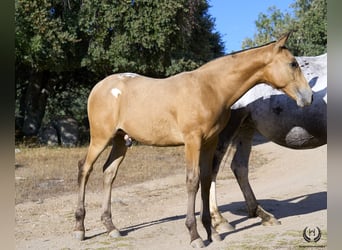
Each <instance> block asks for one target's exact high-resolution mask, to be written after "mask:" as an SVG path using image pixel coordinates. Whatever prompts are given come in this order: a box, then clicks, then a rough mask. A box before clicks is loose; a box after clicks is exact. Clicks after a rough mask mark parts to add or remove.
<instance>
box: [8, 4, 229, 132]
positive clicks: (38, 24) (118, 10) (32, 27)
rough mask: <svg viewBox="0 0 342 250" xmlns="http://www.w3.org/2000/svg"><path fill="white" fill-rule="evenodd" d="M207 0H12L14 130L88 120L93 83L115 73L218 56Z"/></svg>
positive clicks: (156, 73)
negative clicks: (56, 119) (58, 119)
mask: <svg viewBox="0 0 342 250" xmlns="http://www.w3.org/2000/svg"><path fill="white" fill-rule="evenodd" d="M208 8H209V6H208V3H207V1H206V0H160V1H151V0H117V1H112V0H105V1H102V0H101V1H100V0H92V1H89V0H84V1H80V0H64V1H57V0H51V1H44V0H15V60H16V61H15V81H16V117H17V118H18V119H16V127H17V128H18V129H19V130H22V132H23V134H24V135H25V134H26V135H28V134H30V135H34V134H37V132H38V131H37V130H38V129H39V127H40V126H41V122H42V119H44V122H48V121H49V120H51V119H53V116H60V115H70V116H73V117H74V118H77V119H78V120H79V121H82V120H84V118H86V112H85V108H86V99H87V98H86V97H87V95H88V94H89V90H90V89H91V87H92V86H93V85H94V84H95V83H96V82H97V81H99V80H100V79H102V78H104V77H105V76H107V75H109V74H112V73H116V72H127V71H130V72H136V73H140V74H143V75H148V76H153V77H165V76H169V75H172V74H175V73H178V72H181V71H185V70H192V69H194V68H196V67H198V66H199V65H201V64H203V63H205V62H207V61H209V60H211V59H213V58H216V57H218V56H221V55H223V50H224V47H223V43H222V41H221V36H220V34H219V33H217V32H214V19H213V18H212V17H211V16H210V15H209V14H208Z"/></svg>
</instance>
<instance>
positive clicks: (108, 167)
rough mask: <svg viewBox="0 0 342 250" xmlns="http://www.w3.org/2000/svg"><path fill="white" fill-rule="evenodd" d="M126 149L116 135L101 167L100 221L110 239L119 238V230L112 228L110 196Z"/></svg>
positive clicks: (121, 139) (122, 140)
mask: <svg viewBox="0 0 342 250" xmlns="http://www.w3.org/2000/svg"><path fill="white" fill-rule="evenodd" d="M126 151H127V147H126V145H125V140H124V138H123V136H121V135H117V136H115V137H114V139H113V147H112V151H111V152H110V155H109V157H108V159H107V161H106V163H105V164H104V166H103V173H104V176H103V188H104V199H103V203H102V216H101V221H102V222H103V224H104V225H105V227H106V229H107V232H108V233H109V235H110V236H111V237H114V238H115V237H118V236H120V232H119V230H118V229H117V228H116V227H115V226H114V224H113V221H112V212H111V194H112V184H113V181H114V179H115V177H116V174H117V171H118V168H119V166H120V164H121V162H122V160H123V159H124V157H125V154H126Z"/></svg>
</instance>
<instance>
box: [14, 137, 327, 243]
mask: <svg viewBox="0 0 342 250" xmlns="http://www.w3.org/2000/svg"><path fill="white" fill-rule="evenodd" d="M253 150H257V151H258V152H260V153H262V154H263V155H264V156H266V157H267V158H268V159H271V160H270V161H269V162H268V163H267V164H266V165H265V166H263V167H261V168H258V169H256V170H255V171H252V173H251V176H250V180H251V185H252V187H253V189H254V191H255V194H256V196H257V198H258V200H259V201H260V203H261V204H262V205H263V207H264V208H265V209H266V210H268V211H270V212H272V213H273V214H274V215H275V216H276V217H277V218H279V219H280V221H281V222H282V225H280V226H272V227H265V226H262V225H260V219H258V218H252V219H248V218H247V217H246V210H245V204H244V200H243V196H242V193H241V191H240V189H239V187H238V185H237V183H236V181H235V180H230V179H228V180H219V181H218V187H217V193H218V201H219V205H220V210H221V211H222V212H223V215H224V216H225V217H226V218H227V219H228V220H229V221H230V222H231V223H232V224H233V225H235V226H236V230H235V231H234V232H231V233H223V234H221V235H222V236H223V238H224V240H223V241H221V242H213V243H211V244H209V246H208V247H207V249H276V248H277V249H302V248H303V247H305V249H310V247H308V246H315V248H314V249H325V246H326V244H327V240H326V239H327V236H326V230H327V219H326V217H327V202H326V197H327V193H326V191H327V162H326V153H327V147H326V146H322V147H319V148H316V149H311V150H290V149H285V148H283V147H280V146H278V145H275V144H273V143H270V142H268V143H264V144H261V145H257V146H255V147H254V148H253ZM251 167H253V166H251ZM223 171H230V170H228V169H224V170H223ZM75 198H76V193H75V195H65V196H61V197H58V198H51V199H47V200H44V202H43V203H41V204H37V203H33V202H27V203H23V204H18V205H16V207H15V210H16V211H15V212H16V228H15V238H16V249H44V250H46V249H156V250H160V249H191V248H190V246H189V236H188V232H187V230H186V228H185V225H184V222H185V211H186V204H185V202H186V191H185V175H183V174H182V175H173V176H169V177H167V178H163V179H157V180H153V181H148V182H145V183H141V184H136V185H132V186H122V187H119V188H117V189H115V190H114V191H113V198H112V211H113V218H114V223H115V224H116V226H118V227H119V228H120V229H121V231H122V232H123V234H124V236H123V237H121V238H120V239H111V238H109V237H108V236H107V235H106V234H105V231H104V227H103V226H102V224H101V222H100V213H101V212H100V207H101V198H102V195H101V194H98V193H87V197H86V201H87V202H86V203H87V216H86V222H85V223H86V227H87V231H86V237H87V239H86V240H85V241H82V242H78V241H76V240H74V239H73V238H72V237H71V231H72V229H73V226H74V215H73V214H74V208H75ZM197 201H198V200H197ZM199 207H200V206H199V202H197V211H198V209H199ZM198 225H199V226H198V227H199V233H200V234H201V236H202V237H203V238H205V232H204V229H203V227H202V225H201V224H200V223H198ZM306 226H309V227H319V228H320V229H321V231H322V237H321V239H320V241H318V242H317V243H314V242H311V243H307V242H306V241H304V239H303V237H302V233H303V229H304V228H305V227H306Z"/></svg>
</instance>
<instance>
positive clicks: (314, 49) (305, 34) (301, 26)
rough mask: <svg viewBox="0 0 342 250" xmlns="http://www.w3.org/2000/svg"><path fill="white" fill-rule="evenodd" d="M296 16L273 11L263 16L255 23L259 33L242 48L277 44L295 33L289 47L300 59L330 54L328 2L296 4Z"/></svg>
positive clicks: (301, 0)
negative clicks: (284, 36) (283, 35)
mask: <svg viewBox="0 0 342 250" xmlns="http://www.w3.org/2000/svg"><path fill="white" fill-rule="evenodd" d="M290 7H291V8H293V9H294V16H291V15H290V14H289V13H282V12H281V11H280V10H279V9H277V8H276V7H274V6H273V7H270V8H269V9H268V14H264V13H260V14H259V16H258V20H257V21H256V22H255V25H256V28H257V33H256V34H254V37H253V39H251V38H246V39H245V40H244V41H243V43H242V47H243V48H250V47H254V46H258V45H262V44H264V43H266V42H269V41H272V40H276V39H277V38H279V36H280V35H281V34H283V33H285V32H288V31H293V34H292V36H291V37H290V39H289V42H288V47H289V48H290V49H291V51H292V52H293V53H294V54H295V55H298V56H316V55H320V54H323V53H325V52H326V51H327V1H326V0H296V1H295V2H294V3H293V4H292V5H291V6H290Z"/></svg>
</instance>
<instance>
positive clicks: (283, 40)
mask: <svg viewBox="0 0 342 250" xmlns="http://www.w3.org/2000/svg"><path fill="white" fill-rule="evenodd" d="M290 35H291V32H288V33H286V34H284V35H282V36H281V37H280V38H279V39H278V41H276V44H275V49H276V50H279V49H281V48H284V47H285V43H286V41H287V39H288V38H289V36H290Z"/></svg>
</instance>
